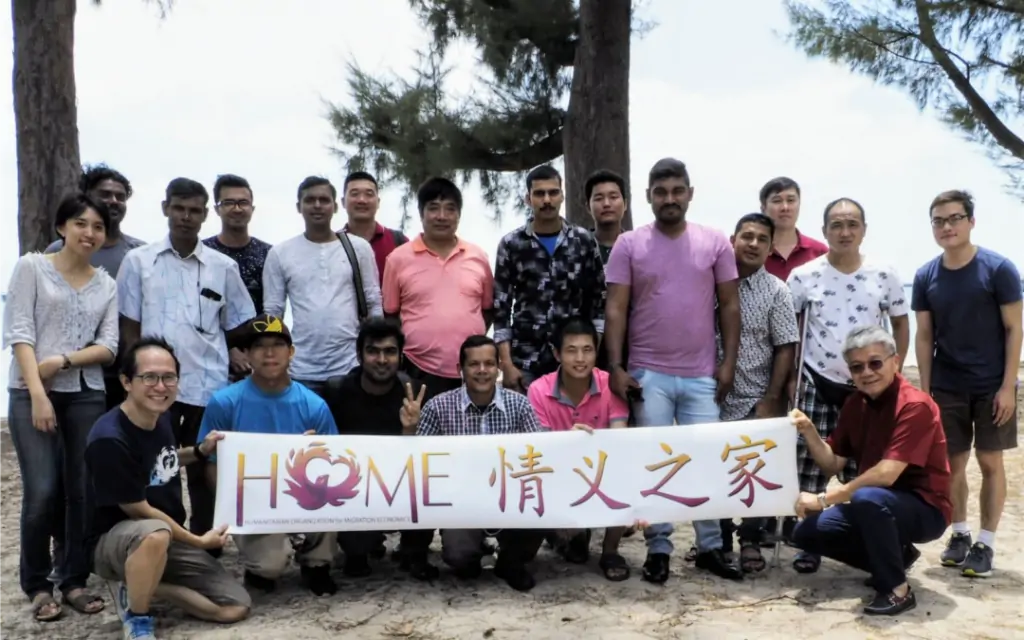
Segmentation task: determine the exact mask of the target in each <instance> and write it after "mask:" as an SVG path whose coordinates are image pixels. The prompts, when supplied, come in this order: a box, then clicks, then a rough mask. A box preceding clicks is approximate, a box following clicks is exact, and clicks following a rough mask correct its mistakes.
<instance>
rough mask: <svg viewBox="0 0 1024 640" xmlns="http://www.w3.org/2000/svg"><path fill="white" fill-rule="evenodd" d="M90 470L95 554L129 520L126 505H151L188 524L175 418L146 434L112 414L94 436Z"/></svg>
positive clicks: (91, 541)
mask: <svg viewBox="0 0 1024 640" xmlns="http://www.w3.org/2000/svg"><path fill="white" fill-rule="evenodd" d="M85 465H86V473H87V474H88V482H89V483H90V484H91V485H92V487H93V491H94V503H93V516H92V529H91V530H90V535H89V546H90V548H92V547H93V546H94V545H95V543H96V541H97V540H99V538H100V536H102V535H103V534H104V533H106V532H108V531H110V530H111V529H112V528H113V527H114V525H116V524H117V523H119V522H121V521H122V520H128V519H129V517H128V514H126V513H125V512H124V511H123V510H122V509H121V507H120V505H122V504H132V503H136V502H142V501H143V500H145V501H146V502H148V503H149V504H150V505H151V506H152V507H153V508H154V509H158V510H160V511H163V512H164V513H166V514H167V515H168V516H170V517H171V519H172V520H174V521H175V522H177V523H178V524H180V525H184V524H185V505H184V504H183V503H182V501H181V481H180V479H179V476H178V452H177V449H176V448H175V445H174V432H173V430H172V429H171V417H170V414H169V413H165V414H164V415H162V416H160V418H159V419H158V420H157V422H156V426H155V427H154V428H153V429H143V428H142V427H138V426H136V425H135V424H134V423H133V422H132V421H131V420H130V419H129V418H128V416H127V415H125V413H124V411H122V410H121V408H120V407H115V408H114V409H111V410H110V411H108V412H107V413H105V414H103V415H102V416H101V417H100V419H99V420H97V421H96V424H95V425H93V427H92V430H91V431H90V432H89V438H88V440H87V441H86V446H85ZM89 557H90V558H91V557H92V553H90V554H89Z"/></svg>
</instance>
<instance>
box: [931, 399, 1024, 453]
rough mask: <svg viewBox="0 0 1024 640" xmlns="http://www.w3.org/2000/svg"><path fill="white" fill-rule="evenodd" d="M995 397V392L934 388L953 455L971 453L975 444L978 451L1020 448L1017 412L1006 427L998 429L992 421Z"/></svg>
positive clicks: (947, 443) (947, 440)
mask: <svg viewBox="0 0 1024 640" xmlns="http://www.w3.org/2000/svg"><path fill="white" fill-rule="evenodd" d="M995 396H996V394H994V393H965V392H957V391H945V390H942V389H932V399H934V400H935V404H937V405H939V411H940V413H941V415H942V428H943V430H944V431H945V432H946V449H947V450H948V451H949V453H950V455H956V454H958V453H965V452H967V451H970V450H971V444H972V442H973V445H974V448H975V449H977V450H978V451H1005V450H1007V449H1015V448H1016V447H1017V412H1016V411H1014V413H1013V417H1012V418H1010V420H1009V421H1008V422H1007V423H1006V424H1001V425H999V426H996V424H995V423H994V422H993V420H992V404H993V402H994V400H995ZM1014 401H1015V402H1016V395H1014Z"/></svg>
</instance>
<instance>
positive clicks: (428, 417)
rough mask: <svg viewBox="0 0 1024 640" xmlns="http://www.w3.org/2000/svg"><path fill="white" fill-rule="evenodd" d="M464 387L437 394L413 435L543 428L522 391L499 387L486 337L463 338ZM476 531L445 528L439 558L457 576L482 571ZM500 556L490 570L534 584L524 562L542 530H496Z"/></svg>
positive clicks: (521, 587) (518, 583) (521, 584)
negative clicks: (515, 391)
mask: <svg viewBox="0 0 1024 640" xmlns="http://www.w3.org/2000/svg"><path fill="white" fill-rule="evenodd" d="M459 367H460V368H461V369H462V379H463V381H464V382H463V385H462V386H461V387H459V388H458V389H455V390H453V391H448V392H446V393H442V394H440V395H438V396H435V397H434V398H433V399H431V400H430V401H429V402H427V404H426V406H425V407H423V410H422V412H421V413H420V420H419V428H418V429H417V430H416V435H421V436H472V435H481V434H513V433H536V432H539V431H542V428H541V425H540V422H539V421H538V420H537V415H536V414H535V413H534V412H533V408H532V407H531V406H530V401H529V400H527V399H526V396H525V395H523V394H521V393H514V392H510V391H506V390H504V389H502V388H501V387H499V386H498V346H497V345H496V344H495V342H494V340H492V339H491V338H488V337H487V336H482V335H476V336H470V337H469V338H466V341H465V342H463V343H462V347H461V348H460V349H459ZM487 534H488V532H486V531H483V530H480V529H443V530H442V531H441V547H442V551H441V557H442V559H443V560H444V562H445V564H447V565H449V566H450V567H452V568H453V569H454V570H455V573H456V575H458V576H459V577H460V578H475V577H477V576H479V575H480V572H481V569H482V567H481V565H480V560H481V559H482V557H483V554H484V539H485V537H486V536H487ZM497 538H498V545H499V551H498V559H497V562H496V563H495V565H494V573H495V575H497V576H498V577H500V578H502V579H503V580H505V582H507V583H508V584H509V586H511V587H512V588H513V589H516V590H517V591H529V590H530V589H532V588H533V586H534V584H535V582H534V579H533V576H532V575H531V574H530V572H529V571H527V569H526V563H527V562H529V561H531V560H533V558H534V556H536V555H537V550H538V549H539V548H540V545H541V542H543V540H544V531H541V530H533V529H505V530H502V531H499V532H498V533H497Z"/></svg>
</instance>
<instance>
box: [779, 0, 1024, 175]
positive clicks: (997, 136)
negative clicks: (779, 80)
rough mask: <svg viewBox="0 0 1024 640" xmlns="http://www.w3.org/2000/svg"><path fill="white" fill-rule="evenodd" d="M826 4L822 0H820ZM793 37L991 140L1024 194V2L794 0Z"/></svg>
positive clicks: (992, 151)
mask: <svg viewBox="0 0 1024 640" xmlns="http://www.w3.org/2000/svg"><path fill="white" fill-rule="evenodd" d="M819 4H820V3H819ZM786 8H787V11H788V13H789V20H790V24H791V27H792V30H791V31H790V33H789V39H790V41H791V42H793V43H794V44H795V45H796V46H797V47H798V48H800V49H802V50H803V51H804V52H805V53H806V54H807V55H809V56H811V57H823V58H828V59H829V60H831V61H832V62H838V63H841V64H844V65H846V66H847V67H849V68H850V69H852V70H853V71H856V72H859V73H863V74H865V75H868V76H870V77H872V78H874V79H875V80H876V81H878V82H880V83H882V84H886V85H893V86H897V87H900V88H902V89H904V90H905V91H907V92H908V93H909V94H910V95H911V96H912V97H913V98H914V99H915V100H916V101H917V104H918V106H919V107H920V108H921V109H924V108H925V107H930V108H931V109H933V110H935V111H936V112H937V113H938V114H939V116H940V117H941V118H942V120H944V121H945V122H946V123H947V124H949V125H950V126H951V127H952V128H954V129H956V130H958V131H960V132H962V133H963V134H964V135H965V136H966V137H967V138H968V139H970V140H972V141H975V142H978V143H980V144H982V145H983V146H984V148H985V149H986V150H987V152H988V153H989V155H990V157H991V158H992V159H993V160H994V161H996V162H997V163H998V164H999V165H1000V166H1001V167H1002V168H1004V169H1005V170H1006V171H1007V172H1008V174H1009V176H1010V179H1011V183H1012V184H1013V186H1014V187H1016V190H1017V191H1018V193H1019V194H1021V195H1024V139H1021V137H1020V136H1019V135H1018V134H1017V133H1015V132H1014V130H1013V128H1012V126H1011V123H1019V120H1017V119H1018V118H1019V117H1020V116H1021V114H1022V113H1024V101H1022V99H1021V95H1022V91H1024V50H1022V40H1021V36H1022V33H1024V2H1022V1H1021V0H877V1H874V2H871V3H870V4H867V3H864V2H849V1H839V0H826V1H825V2H824V8H823V9H817V8H812V7H810V6H807V5H806V4H804V3H801V2H794V1H792V0H787V2H786Z"/></svg>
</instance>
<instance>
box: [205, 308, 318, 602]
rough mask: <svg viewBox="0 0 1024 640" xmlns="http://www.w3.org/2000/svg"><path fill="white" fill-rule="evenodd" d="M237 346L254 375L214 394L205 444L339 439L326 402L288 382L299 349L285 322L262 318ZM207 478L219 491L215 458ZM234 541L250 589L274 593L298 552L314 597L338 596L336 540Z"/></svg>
mask: <svg viewBox="0 0 1024 640" xmlns="http://www.w3.org/2000/svg"><path fill="white" fill-rule="evenodd" d="M238 344H239V347H240V348H241V349H244V350H245V351H246V354H247V356H248V358H249V365H250V366H251V367H252V373H251V375H250V376H249V377H248V378H245V379H244V380H242V381H240V382H236V383H235V384H233V385H231V386H229V387H225V388H224V389H221V390H220V391H218V392H216V393H214V394H213V397H212V398H210V402H209V404H207V405H206V412H205V413H204V414H203V423H202V426H201V427H200V428H199V441H200V442H202V441H203V439H204V438H205V437H206V436H207V434H209V433H210V432H213V431H237V432H242V433H279V434H283V435H302V434H308V435H313V434H318V435H337V434H338V428H337V427H336V426H335V424H334V418H333V417H332V416H331V412H330V409H328V407H327V403H326V402H324V401H323V400H322V399H321V398H320V396H318V395H317V394H315V393H314V392H312V391H310V390H309V389H308V388H306V387H305V386H303V385H302V384H300V383H298V382H294V381H292V379H291V378H290V377H289V375H288V365H289V363H290V362H291V359H292V356H293V355H294V354H295V347H294V346H292V337H291V333H290V332H289V331H288V327H287V326H285V324H284V323H283V322H281V319H280V318H276V317H274V316H270V315H266V314H264V315H261V316H257V317H256V318H255V319H253V320H251V321H250V322H249V324H248V326H247V328H246V331H245V332H244V333H243V334H242V337H241V338H240V339H239V342H238ZM207 474H208V475H207V478H208V480H209V482H210V484H211V486H213V487H216V485H217V465H216V457H215V456H210V460H209V464H208V465H207ZM233 537H234V540H235V546H236V547H238V554H239V559H240V561H241V564H242V566H243V567H245V583H246V584H247V585H248V586H250V587H254V588H257V589H261V590H263V591H271V590H273V589H274V587H275V582H276V580H277V579H278V578H279V577H280V576H281V574H282V573H284V570H285V569H286V568H287V567H288V565H289V564H290V561H291V556H292V552H293V550H294V552H295V556H296V560H297V561H298V563H299V566H300V568H301V572H302V579H303V582H305V583H306V586H308V587H309V589H310V590H311V591H312V592H313V593H315V594H316V595H324V594H333V593H335V592H336V591H337V590H338V587H337V585H336V584H335V583H334V581H333V580H332V579H331V562H332V561H333V560H334V546H333V545H334V536H331V535H327V534H324V533H307V534H304V535H302V536H290V535H288V534H283V533H280V534H266V535H244V536H241V535H236V536H233ZM293 540H294V542H293Z"/></svg>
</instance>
